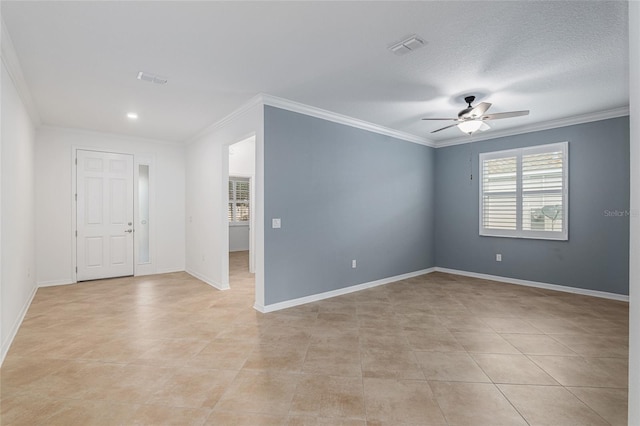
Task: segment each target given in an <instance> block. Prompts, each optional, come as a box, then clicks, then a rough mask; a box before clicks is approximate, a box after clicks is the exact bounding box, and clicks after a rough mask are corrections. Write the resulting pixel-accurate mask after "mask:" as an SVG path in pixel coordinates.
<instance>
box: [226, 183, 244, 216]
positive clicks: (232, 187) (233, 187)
mask: <svg viewBox="0 0 640 426" xmlns="http://www.w3.org/2000/svg"><path fill="white" fill-rule="evenodd" d="M228 217H229V222H230V223H249V179H243V178H230V179H229V211H228Z"/></svg>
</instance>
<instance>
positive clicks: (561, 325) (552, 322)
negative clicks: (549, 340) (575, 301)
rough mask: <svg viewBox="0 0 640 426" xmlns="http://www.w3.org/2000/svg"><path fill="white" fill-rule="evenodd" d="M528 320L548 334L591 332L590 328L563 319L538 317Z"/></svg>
mask: <svg viewBox="0 0 640 426" xmlns="http://www.w3.org/2000/svg"><path fill="white" fill-rule="evenodd" d="M528 321H529V322H530V323H531V325H533V326H534V327H535V328H537V329H538V330H540V331H542V332H543V333H546V334H590V333H589V331H588V330H586V329H584V328H582V327H579V326H577V325H574V324H571V323H570V322H568V321H566V320H563V319H555V318H553V319H550V318H545V319H541V318H536V319H530V320H528Z"/></svg>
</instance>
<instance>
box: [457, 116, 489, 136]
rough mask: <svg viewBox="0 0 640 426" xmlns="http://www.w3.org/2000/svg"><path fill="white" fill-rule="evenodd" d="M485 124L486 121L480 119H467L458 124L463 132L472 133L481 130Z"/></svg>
mask: <svg viewBox="0 0 640 426" xmlns="http://www.w3.org/2000/svg"><path fill="white" fill-rule="evenodd" d="M483 124H484V123H483V122H482V121H480V120H467V121H463V122H462V123H460V124H458V129H460V131H461V132H462V133H465V134H467V135H472V134H473V133H475V132H477V131H478V130H480V128H481V127H482V125H483Z"/></svg>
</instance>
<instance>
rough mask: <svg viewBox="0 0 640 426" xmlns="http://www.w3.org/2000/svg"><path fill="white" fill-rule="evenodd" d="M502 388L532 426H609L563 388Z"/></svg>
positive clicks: (501, 386) (518, 386)
mask: <svg viewBox="0 0 640 426" xmlns="http://www.w3.org/2000/svg"><path fill="white" fill-rule="evenodd" d="M499 388H500V390H501V391H502V392H503V393H504V395H506V397H507V398H508V399H509V401H511V403H512V404H513V405H514V406H515V407H516V408H517V409H518V411H519V412H520V413H521V414H522V415H523V416H524V418H525V419H526V420H527V422H529V424H530V425H531V426H537V425H549V426H555V425H576V426H578V425H579V426H596V425H602V426H605V425H608V423H607V422H606V421H605V420H604V419H603V418H602V417H600V416H599V415H598V414H596V412H595V411H593V410H592V409H590V408H589V407H587V406H586V405H585V404H583V403H582V402H581V401H580V400H579V399H578V398H576V397H575V396H574V395H572V394H571V392H569V391H568V390H566V389H565V388H563V387H559V386H522V385H499Z"/></svg>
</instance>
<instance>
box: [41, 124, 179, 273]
mask: <svg viewBox="0 0 640 426" xmlns="http://www.w3.org/2000/svg"><path fill="white" fill-rule="evenodd" d="M75 148H89V149H96V150H101V151H107V152H120V153H126V154H133V155H134V158H135V161H138V158H140V157H144V158H152V161H153V164H152V165H151V167H150V173H151V182H150V195H151V198H152V200H153V201H152V203H151V206H150V208H151V210H150V220H149V223H150V224H151V227H150V228H151V262H152V263H151V265H150V267H145V273H163V272H172V271H182V270H184V258H185V257H184V256H185V220H184V217H185V216H184V191H185V185H184V147H183V146H182V145H178V144H173V143H167V142H162V141H156V140H145V139H138V138H133V137H127V136H121V135H111V134H106V133H98V132H90V131H84V130H74V129H60V128H49V127H42V128H40V129H39V130H38V132H37V137H36V210H37V213H36V235H37V240H36V241H37V252H36V254H37V258H38V271H37V280H38V284H39V285H41V286H44V285H56V284H68V283H71V282H73V281H74V279H75V277H74V272H73V267H74V265H75V259H74V244H75V240H74V238H73V229H74V228H73V217H74V212H73V208H74V207H73V206H74V204H73V200H72V196H73V193H74V191H72V182H73V173H74V170H75V169H74V167H72V152H73V151H74V149H75ZM136 268H137V267H136ZM136 271H137V273H138V272H139V271H138V270H136Z"/></svg>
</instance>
